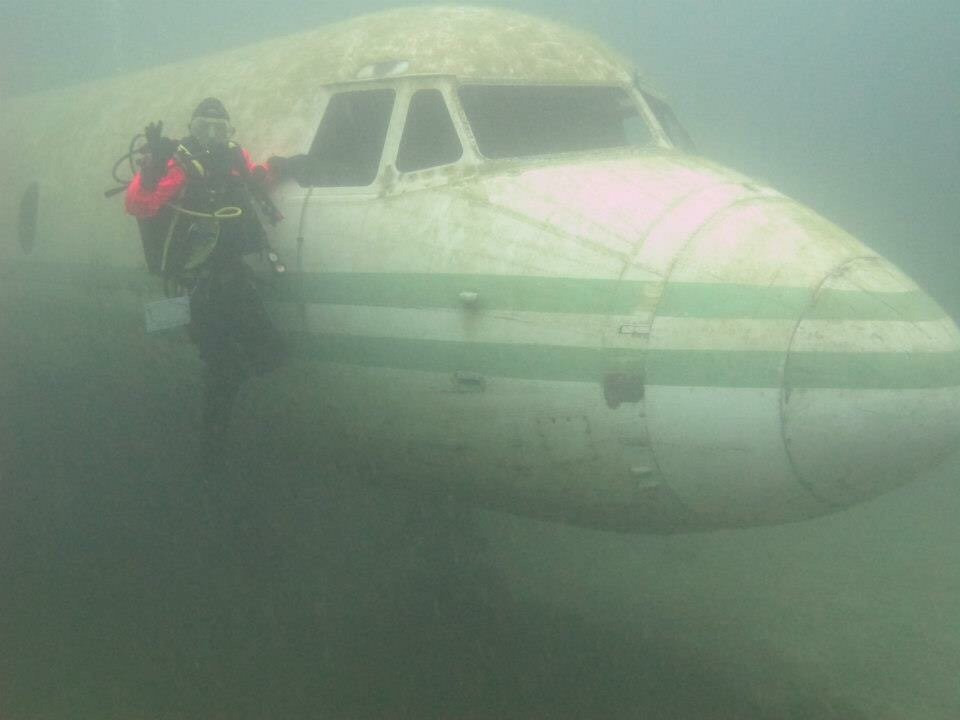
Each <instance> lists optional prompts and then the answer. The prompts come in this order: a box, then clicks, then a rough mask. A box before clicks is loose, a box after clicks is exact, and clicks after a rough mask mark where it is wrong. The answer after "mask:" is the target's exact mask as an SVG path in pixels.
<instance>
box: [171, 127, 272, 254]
mask: <svg viewBox="0 0 960 720" xmlns="http://www.w3.org/2000/svg"><path fill="white" fill-rule="evenodd" d="M174 160H175V161H176V162H177V164H178V165H179V166H180V167H181V168H182V169H183V171H184V173H186V175H187V183H186V185H185V187H184V190H183V194H182V195H181V197H180V198H179V200H178V201H177V203H176V205H177V206H178V207H179V208H182V209H183V210H186V211H188V212H177V213H176V216H175V218H174V220H173V226H172V227H171V229H170V239H171V245H172V246H179V248H180V250H181V252H179V253H178V255H182V256H183V257H186V256H188V255H189V253H190V250H191V248H189V247H188V246H189V244H190V243H191V242H192V241H193V238H194V237H196V235H197V230H198V227H199V226H202V225H204V224H206V225H208V226H210V227H209V228H206V229H203V228H201V230H202V231H203V232H211V231H215V232H216V233H217V241H216V248H215V250H214V251H213V252H212V253H211V254H210V256H209V259H207V260H205V261H204V263H203V264H204V265H207V266H209V267H211V268H212V269H216V267H217V266H222V265H224V264H226V263H228V262H230V261H236V260H237V259H239V258H240V257H241V256H243V255H245V254H248V253H252V252H257V251H258V250H260V249H261V248H262V247H263V245H264V241H265V234H264V229H263V226H262V225H261V223H260V220H259V218H258V217H257V214H256V212H255V211H254V209H253V207H252V205H251V202H250V193H249V190H248V187H247V183H248V181H249V179H250V178H249V175H250V171H249V169H248V167H247V160H246V157H245V156H244V153H243V150H242V148H241V147H240V146H239V145H237V144H236V143H233V142H231V143H229V144H228V145H227V146H225V147H222V148H214V149H207V148H204V147H202V146H201V145H200V144H199V143H198V142H197V141H196V140H194V139H193V138H190V137H188V138H185V139H184V140H183V141H181V143H180V145H179V147H178V148H177V152H176V154H175V155H174ZM229 208H238V209H239V211H240V212H239V215H236V216H235V217H230V216H228V217H224V218H221V219H217V220H216V221H212V222H211V221H209V220H208V221H204V220H202V219H198V218H197V216H195V215H192V214H191V213H200V214H204V215H213V214H215V213H220V212H222V211H223V210H225V209H229ZM229 214H232V213H229ZM211 228H212V230H211ZM175 265H176V263H174V266H175ZM168 270H174V271H176V268H175V267H168Z"/></svg>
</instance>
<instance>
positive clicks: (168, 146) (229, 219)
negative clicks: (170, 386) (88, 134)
mask: <svg viewBox="0 0 960 720" xmlns="http://www.w3.org/2000/svg"><path fill="white" fill-rule="evenodd" d="M189 129H190V134H189V136H187V137H186V138H184V139H183V140H181V141H180V142H179V143H177V142H176V141H174V140H172V139H170V138H167V137H164V136H163V124H162V123H151V124H150V125H148V126H147V128H146V131H145V137H146V154H145V159H144V161H143V163H142V165H141V167H140V170H139V172H137V173H136V175H134V177H133V180H132V182H131V183H130V184H129V186H128V187H127V189H126V203H125V205H126V210H127V212H128V213H129V214H131V215H133V216H134V217H136V218H137V220H138V223H139V225H140V230H141V237H142V241H143V246H144V254H145V257H146V260H147V267H148V269H149V270H150V272H152V273H154V274H158V275H161V276H162V278H163V282H164V288H165V290H166V292H167V294H168V295H179V294H183V293H184V292H187V293H189V298H190V300H189V303H190V324H189V326H188V331H189V335H190V339H191V340H192V341H193V342H194V344H196V346H197V348H198V350H199V353H200V357H201V359H202V360H203V361H204V364H205V398H204V409H203V426H204V430H205V432H206V435H207V439H208V441H213V442H215V443H216V442H219V441H221V440H222V439H223V437H224V433H225V430H226V428H227V426H228V425H229V422H230V416H231V412H232V409H233V405H234V401H235V400H236V397H237V394H238V392H239V390H240V386H241V384H242V383H243V381H244V379H245V378H246V376H247V374H248V372H249V371H250V370H252V371H253V372H254V373H256V374H257V375H262V374H264V373H266V372H269V371H270V370H273V369H275V368H276V367H278V366H279V365H281V364H282V363H283V361H284V360H285V356H286V348H285V346H284V343H283V339H282V338H281V336H280V334H279V332H278V331H277V329H276V328H275V327H274V326H273V324H272V323H271V321H270V319H269V317H268V315H267V313H266V310H265V308H264V306H263V302H262V301H261V299H260V294H259V293H258V291H257V288H256V285H255V284H254V278H253V272H252V270H251V269H250V267H249V266H248V265H247V264H246V263H244V261H243V256H244V255H246V254H250V253H256V252H261V251H263V250H265V249H268V247H267V237H266V233H265V230H264V227H263V224H262V223H261V221H260V218H259V216H258V211H259V212H261V213H264V214H265V215H266V216H267V218H268V220H269V221H270V222H274V223H275V222H277V221H279V220H280V219H281V217H282V216H280V214H279V212H277V211H276V208H275V207H274V206H273V204H272V203H271V202H270V200H269V197H268V196H267V194H266V191H265V187H266V186H267V185H268V184H270V183H272V182H275V181H277V180H279V179H280V176H281V174H283V168H284V164H285V161H286V160H287V159H286V158H279V157H277V158H270V160H268V162H267V165H266V166H263V165H254V164H253V163H252V161H251V160H250V155H249V153H248V152H247V151H246V150H244V149H243V148H242V147H240V145H238V144H236V143H234V142H232V141H231V137H232V136H233V133H234V129H233V126H232V125H231V124H230V116H229V115H228V114H227V111H226V108H225V107H224V105H223V103H222V102H220V101H219V100H217V99H216V98H206V99H205V100H204V101H203V102H201V103H200V104H199V105H198V106H197V108H196V110H194V112H193V116H192V118H191V120H190V126H189ZM268 257H271V260H273V259H275V257H276V256H275V255H272V254H271V255H268ZM280 269H282V266H281V268H280Z"/></svg>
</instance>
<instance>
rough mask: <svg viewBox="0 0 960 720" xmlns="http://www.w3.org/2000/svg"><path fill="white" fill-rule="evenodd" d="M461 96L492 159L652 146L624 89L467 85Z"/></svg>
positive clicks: (481, 144)
mask: <svg viewBox="0 0 960 720" xmlns="http://www.w3.org/2000/svg"><path fill="white" fill-rule="evenodd" d="M459 93H460V101H461V103H462V104H463V109H464V111H465V113H466V115H467V119H468V120H469V121H470V126H471V128H472V130H473V134H474V136H475V137H476V139H477V144H478V146H479V148H480V152H481V153H482V154H483V155H484V156H485V157H488V158H508V157H527V156H531V155H548V154H553V153H565V152H577V151H583V150H600V149H604V148H615V147H626V146H630V145H652V144H653V134H652V132H651V130H650V128H649V127H648V126H647V125H646V123H645V122H644V121H643V118H642V116H641V115H640V111H639V108H638V107H637V103H636V102H635V101H634V99H633V98H632V97H631V96H630V95H629V94H628V93H627V92H626V91H625V90H624V89H623V88H619V87H589V86H585V87H576V86H574V87H566V86H550V85H545V86H538V85H464V86H463V87H461V88H460V91H459Z"/></svg>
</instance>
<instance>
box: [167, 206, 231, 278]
mask: <svg viewBox="0 0 960 720" xmlns="http://www.w3.org/2000/svg"><path fill="white" fill-rule="evenodd" d="M169 206H170V207H171V208H173V209H174V210H176V211H177V212H178V213H183V214H184V215H189V216H190V217H198V218H205V219H207V220H230V219H232V218H238V217H240V216H241V215H243V208H239V207H234V206H230V205H228V206H226V207H222V208H220V209H218V210H214V211H213V212H212V213H202V212H197V211H196V210H187V209H186V208H185V207H181V206H180V205H176V204H174V203H170V204H169ZM175 226H176V222H175V221H174V222H172V223H170V229H169V231H168V232H167V239H166V242H164V244H163V257H162V259H161V261H160V268H161V270H163V271H166V269H167V254H168V252H169V251H170V243H171V241H172V240H173V231H174V227H175ZM217 227H218V229H217V237H219V235H220V230H219V225H218V226H217ZM211 249H212V248H211ZM208 254H209V253H208ZM203 259H206V258H205V257H204V258H203ZM200 262H202V260H201V261H200ZM188 264H190V263H189V261H188ZM197 264H199V262H196V261H194V263H193V265H194V266H196V265H197Z"/></svg>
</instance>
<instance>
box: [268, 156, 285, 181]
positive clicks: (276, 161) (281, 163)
mask: <svg viewBox="0 0 960 720" xmlns="http://www.w3.org/2000/svg"><path fill="white" fill-rule="evenodd" d="M289 166H290V158H285V157H281V156H280V155H274V156H273V157H271V158H268V159H267V167H269V168H270V172H271V173H272V174H273V175H274V177H276V178H277V179H278V180H286V179H287V178H288V177H290V167H289Z"/></svg>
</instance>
